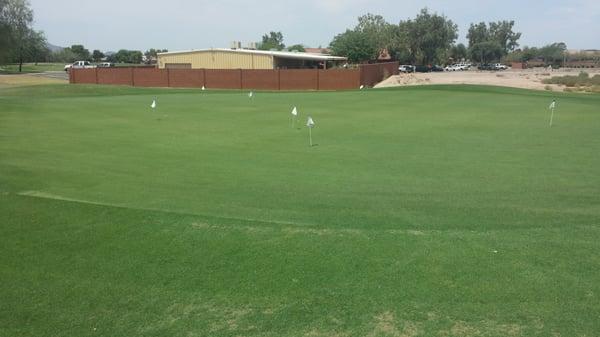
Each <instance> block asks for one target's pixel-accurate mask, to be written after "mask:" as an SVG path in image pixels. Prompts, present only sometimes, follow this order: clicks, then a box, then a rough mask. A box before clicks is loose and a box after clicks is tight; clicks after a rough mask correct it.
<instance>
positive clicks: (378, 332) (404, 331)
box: [367, 311, 421, 337]
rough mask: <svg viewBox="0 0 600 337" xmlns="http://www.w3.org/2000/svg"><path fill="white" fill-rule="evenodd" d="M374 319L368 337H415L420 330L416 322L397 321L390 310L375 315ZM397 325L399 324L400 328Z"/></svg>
mask: <svg viewBox="0 0 600 337" xmlns="http://www.w3.org/2000/svg"><path fill="white" fill-rule="evenodd" d="M374 321H375V322H374V324H373V325H374V327H373V330H372V331H371V332H370V333H369V334H368V335H367V336H368V337H383V336H391V337H415V336H418V335H419V333H420V330H421V329H420V325H419V324H418V323H414V322H409V321H402V322H401V323H399V322H398V321H397V320H396V315H395V314H394V313H393V312H391V311H386V312H383V313H381V314H379V315H377V316H375V317H374ZM399 325H401V328H400V327H399Z"/></svg>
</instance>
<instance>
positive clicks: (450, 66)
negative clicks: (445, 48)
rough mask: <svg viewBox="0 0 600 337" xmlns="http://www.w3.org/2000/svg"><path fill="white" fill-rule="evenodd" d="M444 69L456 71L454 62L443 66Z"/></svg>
mask: <svg viewBox="0 0 600 337" xmlns="http://www.w3.org/2000/svg"><path fill="white" fill-rule="evenodd" d="M444 70H445V71H456V70H457V69H456V65H455V64H449V65H447V66H446V67H444Z"/></svg>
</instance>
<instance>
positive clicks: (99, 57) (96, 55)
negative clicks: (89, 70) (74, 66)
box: [92, 49, 104, 62]
mask: <svg viewBox="0 0 600 337" xmlns="http://www.w3.org/2000/svg"><path fill="white" fill-rule="evenodd" d="M103 58H104V53H103V52H101V51H99V50H98V49H94V51H93V52H92V59H93V60H94V62H100V60H102V59H103Z"/></svg>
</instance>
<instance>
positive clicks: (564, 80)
mask: <svg viewBox="0 0 600 337" xmlns="http://www.w3.org/2000/svg"><path fill="white" fill-rule="evenodd" d="M542 83H544V84H560V85H564V86H567V87H571V88H572V87H579V86H584V87H590V86H593V85H600V75H594V77H590V74H588V73H586V72H585V71H582V72H580V73H579V75H577V76H573V75H567V76H554V77H552V78H548V79H544V80H542Z"/></svg>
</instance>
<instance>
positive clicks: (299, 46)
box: [287, 44, 306, 53]
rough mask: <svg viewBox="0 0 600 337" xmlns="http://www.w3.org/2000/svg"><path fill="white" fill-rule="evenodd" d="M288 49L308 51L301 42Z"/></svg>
mask: <svg viewBox="0 0 600 337" xmlns="http://www.w3.org/2000/svg"><path fill="white" fill-rule="evenodd" d="M287 49H288V50H289V51H299V52H302V53H303V52H305V51H306V49H304V46H303V45H301V44H295V45H293V46H289V47H288V48H287Z"/></svg>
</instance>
